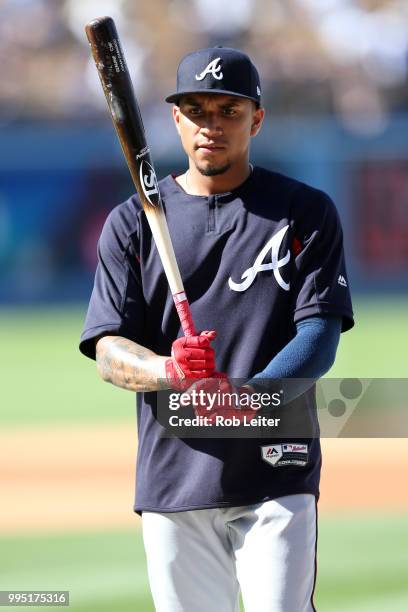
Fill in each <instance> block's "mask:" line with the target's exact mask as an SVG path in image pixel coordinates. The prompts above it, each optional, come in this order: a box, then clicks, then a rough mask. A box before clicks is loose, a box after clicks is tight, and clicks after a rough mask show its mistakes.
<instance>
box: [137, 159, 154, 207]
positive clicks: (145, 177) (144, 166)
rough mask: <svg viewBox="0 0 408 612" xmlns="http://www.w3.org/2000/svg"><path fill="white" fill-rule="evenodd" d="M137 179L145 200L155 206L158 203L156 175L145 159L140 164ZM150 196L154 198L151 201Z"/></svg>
mask: <svg viewBox="0 0 408 612" xmlns="http://www.w3.org/2000/svg"><path fill="white" fill-rule="evenodd" d="M139 178H140V183H141V185H142V189H143V193H144V194H145V196H146V198H147V200H148V201H149V202H150V204H151V205H152V206H157V205H158V203H159V187H158V185H157V178H156V173H155V171H154V169H153V168H152V166H151V165H150V164H149V162H147V161H146V160H145V159H144V160H143V161H142V163H141V164H140V170H139ZM152 196H156V198H154V200H153V201H152V200H151V197H152Z"/></svg>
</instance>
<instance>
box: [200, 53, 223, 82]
mask: <svg viewBox="0 0 408 612" xmlns="http://www.w3.org/2000/svg"><path fill="white" fill-rule="evenodd" d="M220 61H221V58H220V57H216V58H215V59H214V60H212V62H210V63H209V64H208V66H206V67H205V68H204V70H203V71H202V73H201V74H196V75H195V78H196V79H197V81H202V80H203V78H204V77H205V76H207V74H212V75H213V77H214V79H218V81H220V80H221V79H222V77H223V76H224V75H223V74H222V72H221V66H217V64H218V62H220Z"/></svg>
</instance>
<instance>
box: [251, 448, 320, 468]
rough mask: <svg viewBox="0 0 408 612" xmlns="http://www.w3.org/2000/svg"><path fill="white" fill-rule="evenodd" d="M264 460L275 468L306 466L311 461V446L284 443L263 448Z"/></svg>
mask: <svg viewBox="0 0 408 612" xmlns="http://www.w3.org/2000/svg"><path fill="white" fill-rule="evenodd" d="M261 453H262V459H263V460H264V461H266V463H269V464H270V465H272V466H273V467H279V466H282V465H297V466H304V465H306V464H307V462H308V459H309V445H308V444H298V443H297V442H284V443H283V444H271V445H269V446H261Z"/></svg>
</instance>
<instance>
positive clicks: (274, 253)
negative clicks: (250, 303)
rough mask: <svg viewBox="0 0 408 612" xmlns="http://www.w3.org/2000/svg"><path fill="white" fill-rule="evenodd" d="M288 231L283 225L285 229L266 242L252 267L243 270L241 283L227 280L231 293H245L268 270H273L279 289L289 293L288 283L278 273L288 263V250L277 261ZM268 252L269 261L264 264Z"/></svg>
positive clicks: (287, 226) (230, 279) (286, 226)
mask: <svg viewBox="0 0 408 612" xmlns="http://www.w3.org/2000/svg"><path fill="white" fill-rule="evenodd" d="M288 229H289V225H285V227H282V229H280V230H279V231H278V232H276V234H274V235H273V236H272V238H270V239H269V240H268V242H267V243H266V244H265V246H264V247H263V248H262V249H261V251H260V252H259V254H258V255H257V257H256V259H255V263H254V265H253V266H251V267H250V268H248V270H245V272H244V273H243V274H242V275H241V280H242V283H236V282H234V281H233V280H232V278H231V277H230V278H229V279H228V286H229V288H230V289H232V290H233V291H246V290H247V289H249V287H250V286H251V285H252V283H253V282H254V280H255V278H256V276H257V274H258V273H259V272H267V271H269V270H273V274H274V277H275V280H276V282H277V283H278V285H279V287H282V289H284V290H285V291H289V289H290V283H286V282H285V281H284V280H283V278H282V275H281V273H280V268H282V267H283V266H286V264H288V263H289V260H290V250H289V249H288V250H287V253H286V255H284V257H281V259H279V251H280V248H281V246H282V242H283V239H284V237H285V234H286V232H287V231H288ZM269 252H270V257H271V261H270V262H266V263H265V262H264V260H265V258H266V256H267V255H268V253H269Z"/></svg>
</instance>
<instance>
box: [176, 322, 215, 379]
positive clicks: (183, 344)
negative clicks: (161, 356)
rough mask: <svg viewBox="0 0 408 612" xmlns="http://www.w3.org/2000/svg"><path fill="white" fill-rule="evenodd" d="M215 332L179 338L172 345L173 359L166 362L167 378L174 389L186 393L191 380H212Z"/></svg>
mask: <svg viewBox="0 0 408 612" xmlns="http://www.w3.org/2000/svg"><path fill="white" fill-rule="evenodd" d="M216 335H217V332H215V331H202V332H201V333H200V334H199V335H198V336H188V337H184V336H183V337H182V338H177V340H175V341H174V342H173V344H172V348H171V358H170V359H167V361H166V364H165V365H166V378H167V382H168V383H169V385H170V387H171V388H172V389H177V391H184V390H185V389H188V387H190V386H191V379H195V378H210V377H211V376H212V375H213V374H214V371H215V353H214V349H213V348H212V347H211V346H210V343H211V342H212V340H214V338H215V337H216Z"/></svg>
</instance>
